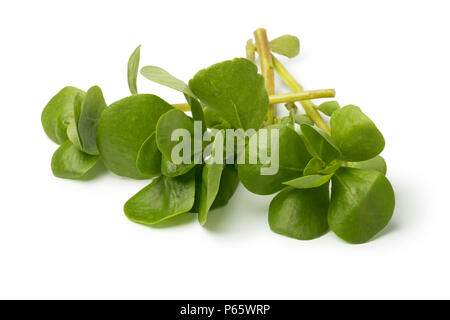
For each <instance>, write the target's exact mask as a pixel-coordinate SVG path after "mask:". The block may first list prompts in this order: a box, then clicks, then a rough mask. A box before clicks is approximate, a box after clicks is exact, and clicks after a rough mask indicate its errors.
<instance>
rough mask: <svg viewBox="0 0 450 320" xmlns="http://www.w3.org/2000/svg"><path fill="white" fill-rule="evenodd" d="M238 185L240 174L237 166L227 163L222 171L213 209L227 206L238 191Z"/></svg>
mask: <svg viewBox="0 0 450 320" xmlns="http://www.w3.org/2000/svg"><path fill="white" fill-rule="evenodd" d="M238 185H239V176H238V173H237V170H236V168H235V167H234V165H231V164H227V165H225V166H224V168H223V171H222V177H221V178H220V186H219V191H218V192H217V195H216V199H214V202H213V204H212V206H211V209H216V208H219V207H223V206H225V205H226V204H227V203H228V201H229V200H230V199H231V197H232V196H233V195H234V193H235V192H236V189H237V187H238Z"/></svg>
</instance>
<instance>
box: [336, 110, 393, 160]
mask: <svg viewBox="0 0 450 320" xmlns="http://www.w3.org/2000/svg"><path fill="white" fill-rule="evenodd" d="M330 123H331V137H332V138H333V140H334V141H335V142H336V144H337V145H338V147H339V149H340V150H341V152H342V155H343V158H344V160H347V161H364V160H369V159H372V158H374V157H375V156H377V155H378V154H380V153H381V151H383V149H384V144H385V142H384V138H383V135H382V134H381V133H380V131H378V129H377V127H376V126H375V124H374V123H373V122H372V120H370V119H369V118H368V117H367V116H366V115H365V114H364V113H362V111H361V109H360V108H358V107H356V106H353V105H348V106H345V107H343V108H341V109H339V110H337V111H336V112H334V113H333V116H332V117H331V121H330Z"/></svg>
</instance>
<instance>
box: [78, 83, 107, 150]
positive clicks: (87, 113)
mask: <svg viewBox="0 0 450 320" xmlns="http://www.w3.org/2000/svg"><path fill="white" fill-rule="evenodd" d="M105 109H106V103H105V99H104V98H103V93H102V90H100V88H99V87H97V86H94V87H92V88H90V89H89V90H88V91H87V93H86V97H85V98H84V102H83V107H82V109H81V114H80V117H79V120H78V132H79V136H80V142H81V146H82V147H83V151H84V152H86V153H89V154H92V155H98V148H97V127H98V122H99V121H100V116H101V115H102V113H103V111H104V110H105Z"/></svg>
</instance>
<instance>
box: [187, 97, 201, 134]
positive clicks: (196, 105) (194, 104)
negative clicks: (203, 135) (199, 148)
mask: <svg viewBox="0 0 450 320" xmlns="http://www.w3.org/2000/svg"><path fill="white" fill-rule="evenodd" d="M184 97H185V98H186V101H187V102H188V104H189V105H190V106H191V113H192V119H194V120H195V121H201V122H202V130H203V132H205V131H206V121H205V114H204V112H203V107H202V105H201V103H200V102H199V101H198V100H197V98H193V97H191V96H189V95H187V94H185V95H184Z"/></svg>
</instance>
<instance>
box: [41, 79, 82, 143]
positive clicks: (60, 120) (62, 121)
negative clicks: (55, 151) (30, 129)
mask: <svg viewBox="0 0 450 320" xmlns="http://www.w3.org/2000/svg"><path fill="white" fill-rule="evenodd" d="M78 94H80V95H81V96H82V97H83V96H84V94H85V93H84V91H82V90H80V89H77V88H74V87H65V88H64V89H62V90H61V91H59V92H58V93H57V94H56V95H55V96H54V97H53V98H52V99H51V100H50V102H49V103H48V104H47V106H46V107H45V108H44V110H43V111H42V115H41V122H42V126H43V128H44V131H45V133H46V134H47V136H48V137H49V138H50V139H52V140H53V141H54V142H56V143H57V144H63V143H64V142H65V141H66V140H67V139H68V138H67V127H68V126H69V124H70V123H71V122H72V121H73V105H74V99H75V97H76V96H77V95H78Z"/></svg>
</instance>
